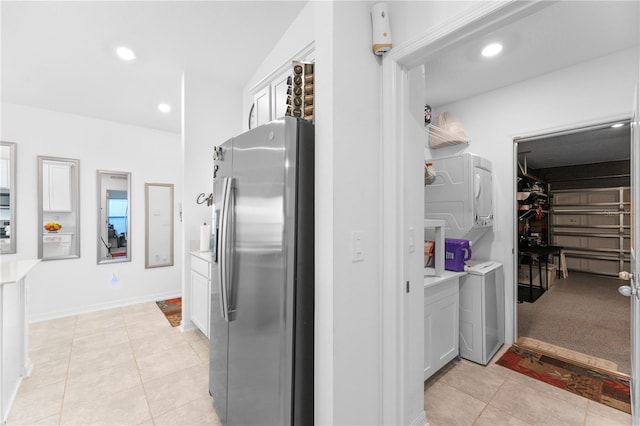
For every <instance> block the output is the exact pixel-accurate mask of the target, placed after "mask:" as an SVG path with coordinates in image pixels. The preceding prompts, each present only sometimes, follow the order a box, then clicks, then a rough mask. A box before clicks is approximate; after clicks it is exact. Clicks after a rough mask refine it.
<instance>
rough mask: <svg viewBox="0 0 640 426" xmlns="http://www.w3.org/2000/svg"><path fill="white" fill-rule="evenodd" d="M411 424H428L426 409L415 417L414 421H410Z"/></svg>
mask: <svg viewBox="0 0 640 426" xmlns="http://www.w3.org/2000/svg"><path fill="white" fill-rule="evenodd" d="M409 424H410V425H411V426H428V425H429V423H427V413H426V411H424V410H422V412H421V413H420V414H419V415H418V417H416V418H415V419H413V421H412V422H411V423H409Z"/></svg>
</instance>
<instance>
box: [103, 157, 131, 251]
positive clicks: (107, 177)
mask: <svg viewBox="0 0 640 426" xmlns="http://www.w3.org/2000/svg"><path fill="white" fill-rule="evenodd" d="M96 180H97V183H98V191H97V194H98V238H97V242H96V244H97V247H98V250H97V253H98V264H102V263H114V262H128V261H131V238H129V236H130V235H131V228H130V215H131V173H127V172H111V171H106V170H98V171H97V179H96Z"/></svg>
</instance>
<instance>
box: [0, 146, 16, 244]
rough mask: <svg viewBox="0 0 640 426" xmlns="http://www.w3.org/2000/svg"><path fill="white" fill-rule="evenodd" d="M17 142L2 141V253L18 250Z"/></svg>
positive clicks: (0, 225) (0, 197) (0, 194)
mask: <svg viewBox="0 0 640 426" xmlns="http://www.w3.org/2000/svg"><path fill="white" fill-rule="evenodd" d="M16 230H17V227H16V144H15V143H13V142H0V253H2V254H9V253H15V252H16Z"/></svg>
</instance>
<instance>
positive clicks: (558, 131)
mask: <svg viewBox="0 0 640 426" xmlns="http://www.w3.org/2000/svg"><path fill="white" fill-rule="evenodd" d="M619 122H628V123H629V124H630V125H631V117H630V116H629V115H614V116H610V117H603V118H602V119H597V120H589V121H585V122H581V123H573V124H570V125H562V126H559V127H553V128H543V129H539V130H534V131H530V132H527V133H524V134H522V135H520V136H514V137H513V177H514V179H516V178H517V176H518V144H519V143H521V142H527V141H531V140H536V139H542V138H546V137H553V136H558V135H566V134H571V133H577V132H581V131H585V130H588V129H594V130H595V129H599V128H603V127H607V126H610V125H611V124H614V123H619ZM631 184H633V182H631ZM517 192H518V186H517V184H516V182H515V180H514V182H513V191H512V193H511V205H513V206H515V205H516V203H517ZM517 229H518V215H517V214H516V215H514V216H513V224H512V230H513V258H512V260H511V262H512V264H513V277H512V279H513V341H514V342H515V341H516V340H518V336H519V334H518V268H519V264H518V232H517Z"/></svg>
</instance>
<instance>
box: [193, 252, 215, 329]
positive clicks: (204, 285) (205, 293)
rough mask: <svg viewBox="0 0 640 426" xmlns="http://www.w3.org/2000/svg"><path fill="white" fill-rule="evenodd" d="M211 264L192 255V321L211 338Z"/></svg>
mask: <svg viewBox="0 0 640 426" xmlns="http://www.w3.org/2000/svg"><path fill="white" fill-rule="evenodd" d="M210 277H211V262H209V261H207V260H205V259H203V258H202V257H200V256H198V255H191V321H192V322H193V323H194V324H195V325H196V327H198V328H199V329H200V331H202V333H203V334H204V335H205V336H207V337H209V311H210V309H209V307H210V306H209V305H210V303H211V278H210Z"/></svg>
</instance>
